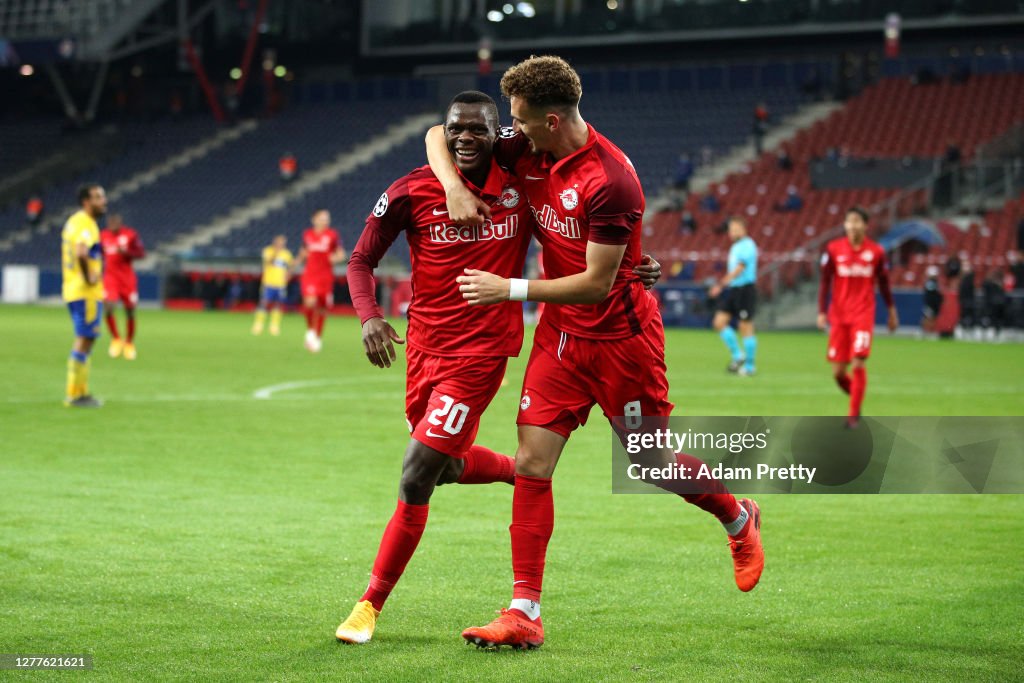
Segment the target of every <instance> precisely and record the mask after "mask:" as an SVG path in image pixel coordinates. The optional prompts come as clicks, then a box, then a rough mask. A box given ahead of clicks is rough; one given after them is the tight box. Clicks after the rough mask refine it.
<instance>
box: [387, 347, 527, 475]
mask: <svg viewBox="0 0 1024 683" xmlns="http://www.w3.org/2000/svg"><path fill="white" fill-rule="evenodd" d="M405 357H406V361H407V365H408V369H407V370H406V375H405V416H406V419H407V420H408V421H409V431H411V432H412V438H414V439H416V440H417V441H419V442H420V443H421V444H423V445H424V446H429V447H430V448H433V449H434V450H436V451H440V452H442V453H444V454H445V455H450V456H452V457H453V458H460V457H462V455H463V454H464V453H465V452H466V451H467V450H469V447H470V446H472V445H473V441H474V440H475V439H476V432H477V429H479V427H480V416H481V415H483V412H484V411H485V410H486V409H487V406H489V405H490V404H491V400H492V399H493V398H494V395H495V394H496V393H497V391H498V387H500V386H501V380H502V379H504V377H505V366H506V365H507V364H508V358H505V357H504V356H466V357H451V356H434V355H432V354H429V353H424V352H423V351H420V350H419V349H416V348H412V347H409V349H408V350H407V351H406V354H405Z"/></svg>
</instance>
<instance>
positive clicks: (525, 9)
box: [516, 2, 537, 19]
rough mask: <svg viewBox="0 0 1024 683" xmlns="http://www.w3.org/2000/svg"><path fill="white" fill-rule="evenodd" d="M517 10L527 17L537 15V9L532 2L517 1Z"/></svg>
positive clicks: (531, 17)
mask: <svg viewBox="0 0 1024 683" xmlns="http://www.w3.org/2000/svg"><path fill="white" fill-rule="evenodd" d="M516 11H517V12H519V14H521V15H522V16H524V17H526V18H527V19H533V18H534V17H535V16H537V10H536V9H534V7H533V3H532V2H518V3H516Z"/></svg>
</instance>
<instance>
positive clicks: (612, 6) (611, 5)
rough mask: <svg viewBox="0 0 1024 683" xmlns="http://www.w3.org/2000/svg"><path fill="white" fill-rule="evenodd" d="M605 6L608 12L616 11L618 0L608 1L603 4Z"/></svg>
mask: <svg viewBox="0 0 1024 683" xmlns="http://www.w3.org/2000/svg"><path fill="white" fill-rule="evenodd" d="M605 5H606V6H607V7H608V9H610V10H617V9H619V0H608V2H606V3H605Z"/></svg>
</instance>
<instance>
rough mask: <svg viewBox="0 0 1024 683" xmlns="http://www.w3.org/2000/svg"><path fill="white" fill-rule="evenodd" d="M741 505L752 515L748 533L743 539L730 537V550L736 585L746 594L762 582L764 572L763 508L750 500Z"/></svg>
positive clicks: (746, 499)
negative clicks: (762, 541) (762, 542)
mask: <svg viewBox="0 0 1024 683" xmlns="http://www.w3.org/2000/svg"><path fill="white" fill-rule="evenodd" d="M740 505H742V506H743V509H744V510H746V511H747V514H748V515H750V519H749V520H748V521H747V524H746V527H745V528H746V530H747V532H746V535H744V536H743V537H741V538H734V537H732V536H730V537H729V548H730V549H731V550H732V564H733V571H734V573H735V574H736V585H737V586H738V587H739V589H740V590H741V591H743V592H744V593H746V592H747V591H751V590H753V589H754V586H756V585H757V582H758V581H760V580H761V572H762V571H764V547H763V546H762V545H761V508H759V507H758V506H757V503H755V502H754V501H752V500H750V499H749V498H744V499H743V500H741V501H740Z"/></svg>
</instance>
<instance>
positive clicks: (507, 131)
mask: <svg viewBox="0 0 1024 683" xmlns="http://www.w3.org/2000/svg"><path fill="white" fill-rule="evenodd" d="M515 136H516V129H515V128H513V127H512V126H502V128H501V130H499V131H498V137H499V138H505V139H506V140H507V139H508V138H514V137H515Z"/></svg>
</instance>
